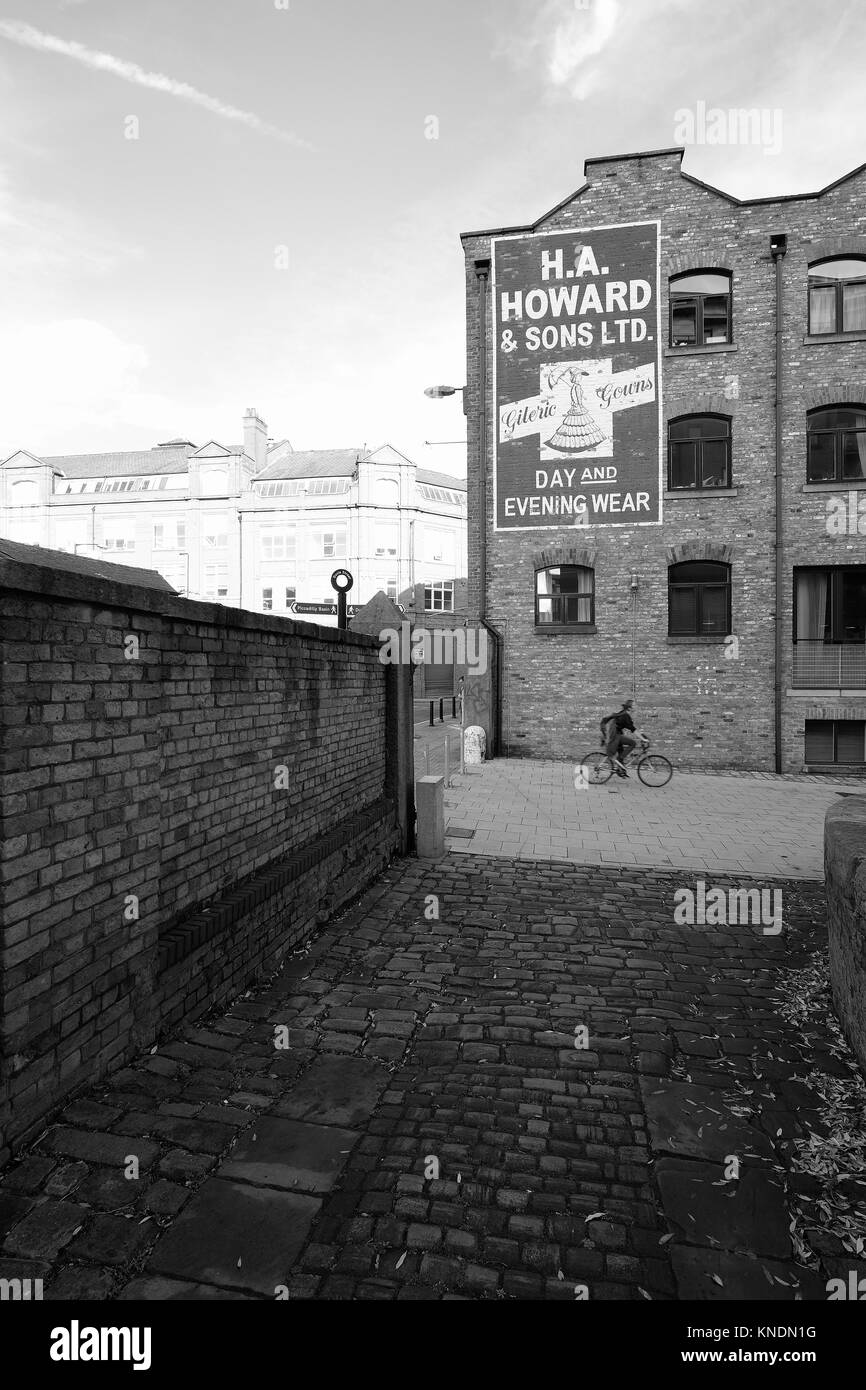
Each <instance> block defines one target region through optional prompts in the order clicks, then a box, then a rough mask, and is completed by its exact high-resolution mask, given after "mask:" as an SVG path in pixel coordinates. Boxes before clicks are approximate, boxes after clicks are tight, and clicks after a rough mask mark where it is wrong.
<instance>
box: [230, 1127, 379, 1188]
mask: <svg viewBox="0 0 866 1390" xmlns="http://www.w3.org/2000/svg"><path fill="white" fill-rule="evenodd" d="M360 1137H361V1136H360V1135H359V1134H358V1133H357V1132H356V1131H354V1130H349V1129H336V1128H333V1127H330V1126H326V1125H311V1124H303V1123H301V1122H300V1121H298V1120H283V1119H273V1118H270V1117H265V1118H262V1119H260V1120H257V1121H256V1123H255V1125H253V1127H252V1128H251V1129H250V1130H249V1131H248V1132H247V1133H246V1134H245V1135H243V1137H242V1138H241V1139H239V1140H238V1143H237V1145H236V1147H235V1148H234V1149H233V1150H232V1154H231V1157H230V1158H228V1159H226V1161H225V1162H224V1163H223V1164H222V1166H221V1167H220V1175H221V1176H222V1177H226V1178H237V1179H239V1180H240V1181H243V1182H250V1183H258V1184H260V1185H261V1186H264V1187H276V1188H280V1189H281V1190H283V1191H290V1190H292V1189H298V1190H300V1191H302V1192H329V1191H330V1190H331V1188H332V1187H333V1186H334V1183H335V1182H336V1180H337V1177H338V1176H339V1173H340V1171H341V1169H342V1168H343V1167H344V1162H343V1160H344V1158H345V1156H346V1155H347V1154H349V1153H351V1151H352V1148H353V1146H354V1145H355V1143H356V1142H357V1140H358V1139H359V1138H360Z"/></svg>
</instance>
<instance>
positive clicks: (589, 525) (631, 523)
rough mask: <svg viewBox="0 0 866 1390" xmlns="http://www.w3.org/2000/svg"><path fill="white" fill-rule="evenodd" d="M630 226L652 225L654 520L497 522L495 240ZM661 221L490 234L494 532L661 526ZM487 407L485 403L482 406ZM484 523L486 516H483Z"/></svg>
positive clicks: (576, 531)
mask: <svg viewBox="0 0 866 1390" xmlns="http://www.w3.org/2000/svg"><path fill="white" fill-rule="evenodd" d="M631 227H655V229H656V382H657V392H658V434H659V476H658V510H659V515H658V521H608V522H598V521H588V522H587V523H586V525H585V526H575V525H574V523H572V524H571V525H570V526H563V525H562V524H561V523H557V522H555V521H553V522H550V523H549V524H548V523H545V524H544V525H543V526H499V525H497V522H498V519H499V478H498V472H499V414H498V409H497V401H498V397H497V393H496V387H497V381H496V366H497V361H498V358H499V340H498V336H497V323H496V246H497V244H498V243H499V242H507V241H530V240H538V239H540V238H541V237H553V236H555V237H562V236H572V235H574V236H577V235H580V234H582V235H587V234H589V233H592V232H615V231H620V230H625V229H626V228H631ZM661 261H662V224H661V220H660V219H656V220H655V221H653V220H652V219H650V220H648V221H646V222H611V223H608V224H607V225H606V226H599V227H554V228H548V229H547V230H545V231H543V232H509V233H508V234H507V235H505V236H493V237H491V238H490V323H491V329H492V335H491V336H492V353H491V356H492V358H493V372H492V390H493V412H492V414H493V430H492V438H493V533H494V535H498V534H502V535H506V534H508V533H510V532H512V531H568V532H570V533H573V534H575V535H583V534H585V533H586V532H587V531H591V530H601V531H609V530H613V529H614V528H615V527H619V526H629V527H635V526H662V525H663V524H664V487H663V479H664V452H665V450H664V399H663V397H664V382H663V378H662V360H663V359H662V293H661V290H662V279H661V269H662V267H661ZM484 408H485V410H486V408H487V406H486V403H485V406H484ZM481 466H482V467H483V468H484V469H486V468H487V460H486V459H483V460H482V461H481ZM485 525H486V518H485Z"/></svg>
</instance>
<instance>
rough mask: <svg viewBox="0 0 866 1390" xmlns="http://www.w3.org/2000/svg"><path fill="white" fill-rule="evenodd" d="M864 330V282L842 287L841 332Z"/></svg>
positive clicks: (865, 296)
mask: <svg viewBox="0 0 866 1390" xmlns="http://www.w3.org/2000/svg"><path fill="white" fill-rule="evenodd" d="M858 330H866V281H861V282H860V284H859V285H843V287H842V332H843V333H855V332H857V331H858Z"/></svg>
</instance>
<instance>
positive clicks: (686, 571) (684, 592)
mask: <svg viewBox="0 0 866 1390" xmlns="http://www.w3.org/2000/svg"><path fill="white" fill-rule="evenodd" d="M730 630H731V569H730V566H729V565H722V564H718V563H717V562H716V561H712V560H699V561H687V562H686V563H684V564H681V565H671V567H670V569H669V570H668V633H669V635H670V636H671V637H719V638H723V637H725V636H727V634H728V633H729V632H730Z"/></svg>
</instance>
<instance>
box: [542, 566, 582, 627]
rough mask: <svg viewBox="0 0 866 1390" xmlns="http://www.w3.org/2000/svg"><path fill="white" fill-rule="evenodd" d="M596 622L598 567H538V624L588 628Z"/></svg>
mask: <svg viewBox="0 0 866 1390" xmlns="http://www.w3.org/2000/svg"><path fill="white" fill-rule="evenodd" d="M594 623H595V570H591V569H587V568H586V566H584V565H557V566H556V568H555V569H542V570H536V572H535V625H536V627H545V628H552V627H567V628H587V627H592V626H593V624H594Z"/></svg>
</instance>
